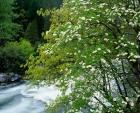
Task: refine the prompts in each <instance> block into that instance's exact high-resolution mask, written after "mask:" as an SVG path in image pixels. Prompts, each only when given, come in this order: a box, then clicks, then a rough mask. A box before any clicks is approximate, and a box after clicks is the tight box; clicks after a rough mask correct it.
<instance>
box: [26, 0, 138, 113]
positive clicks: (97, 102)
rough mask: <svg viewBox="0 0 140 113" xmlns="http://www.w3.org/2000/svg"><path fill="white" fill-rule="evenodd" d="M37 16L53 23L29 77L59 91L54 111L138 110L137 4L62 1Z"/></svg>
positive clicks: (119, 0) (105, 0)
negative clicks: (51, 85) (48, 19)
mask: <svg viewBox="0 0 140 113" xmlns="http://www.w3.org/2000/svg"><path fill="white" fill-rule="evenodd" d="M38 14H40V15H43V16H45V15H48V14H51V20H52V25H51V28H50V30H49V31H46V32H44V33H43V36H44V38H45V39H46V40H47V43H46V44H44V45H43V46H41V47H39V49H38V53H39V55H38V56H37V57H34V58H33V57H32V58H30V60H29V62H28V66H29V70H28V74H29V78H31V79H33V80H35V81H38V80H46V82H47V83H53V84H56V85H57V86H59V87H60V88H61V90H62V91H63V95H62V96H63V97H61V98H59V99H57V100H56V101H55V102H54V103H52V104H51V105H50V107H49V108H50V110H54V111H52V112H54V113H56V111H57V110H59V109H60V108H61V107H63V108H64V111H65V112H66V113H99V112H103V113H105V112H111V113H123V112H126V113H131V112H135V111H136V112H139V106H140V103H139V99H140V97H139V94H140V87H139V86H140V68H139V66H140V62H139V59H140V52H139V49H140V47H139V46H140V44H139V40H140V24H139V23H140V1H138V0H135V1H134V2H133V1H131V0H128V1H123V0H113V1H110V0H86V1H85V0H64V4H63V7H61V8H60V9H56V10H52V11H48V10H42V9H41V10H40V11H38ZM70 87H71V92H70V93H69V94H67V93H66V92H67V90H68V89H69V88H70ZM64 106H68V107H64ZM53 108H54V109H53ZM55 110H56V111H55Z"/></svg>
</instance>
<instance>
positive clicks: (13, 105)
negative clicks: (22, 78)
mask: <svg viewBox="0 0 140 113" xmlns="http://www.w3.org/2000/svg"><path fill="white" fill-rule="evenodd" d="M58 94H59V91H58V90H57V88H55V87H54V86H50V87H41V88H37V87H35V88H29V87H28V85H27V84H21V85H18V86H15V87H12V88H7V89H3V90H0V113H45V111H44V109H45V103H47V104H48V103H49V102H50V101H52V100H54V99H55V98H56V97H57V95H58Z"/></svg>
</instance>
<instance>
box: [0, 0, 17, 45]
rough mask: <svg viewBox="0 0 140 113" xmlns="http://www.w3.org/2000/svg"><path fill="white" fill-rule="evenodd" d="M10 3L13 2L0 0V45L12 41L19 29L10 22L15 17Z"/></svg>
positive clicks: (11, 0)
mask: <svg viewBox="0 0 140 113" xmlns="http://www.w3.org/2000/svg"><path fill="white" fill-rule="evenodd" d="M12 3H13V0H0V45H2V44H3V43H4V42H5V41H7V40H12V37H13V36H14V35H15V34H16V33H17V31H18V29H19V25H18V24H16V23H13V22H12V20H13V18H15V17H16V15H14V14H13V12H12Z"/></svg>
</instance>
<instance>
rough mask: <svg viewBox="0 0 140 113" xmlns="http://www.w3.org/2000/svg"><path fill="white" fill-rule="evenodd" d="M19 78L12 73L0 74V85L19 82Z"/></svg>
mask: <svg viewBox="0 0 140 113" xmlns="http://www.w3.org/2000/svg"><path fill="white" fill-rule="evenodd" d="M20 79H21V76H20V75H18V74H14V73H0V83H11V82H15V81H19V80H20Z"/></svg>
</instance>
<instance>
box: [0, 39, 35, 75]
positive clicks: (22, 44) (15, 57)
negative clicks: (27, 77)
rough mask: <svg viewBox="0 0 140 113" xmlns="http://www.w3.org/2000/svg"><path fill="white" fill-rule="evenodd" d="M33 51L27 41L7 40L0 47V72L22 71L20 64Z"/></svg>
mask: <svg viewBox="0 0 140 113" xmlns="http://www.w3.org/2000/svg"><path fill="white" fill-rule="evenodd" d="M33 51H34V49H33V47H32V45H31V44H30V42H29V41H27V40H25V39H22V40H20V41H19V42H17V41H16V42H8V43H6V44H5V46H4V47H1V48H0V64H1V66H0V72H16V73H23V72H24V69H23V68H21V65H22V64H24V63H25V62H26V59H27V58H28V57H29V56H30V54H32V53H33Z"/></svg>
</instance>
